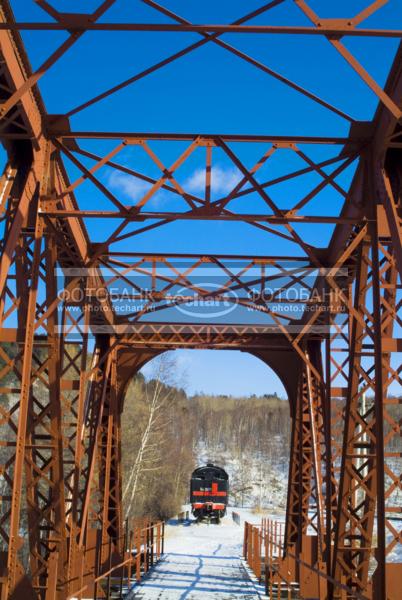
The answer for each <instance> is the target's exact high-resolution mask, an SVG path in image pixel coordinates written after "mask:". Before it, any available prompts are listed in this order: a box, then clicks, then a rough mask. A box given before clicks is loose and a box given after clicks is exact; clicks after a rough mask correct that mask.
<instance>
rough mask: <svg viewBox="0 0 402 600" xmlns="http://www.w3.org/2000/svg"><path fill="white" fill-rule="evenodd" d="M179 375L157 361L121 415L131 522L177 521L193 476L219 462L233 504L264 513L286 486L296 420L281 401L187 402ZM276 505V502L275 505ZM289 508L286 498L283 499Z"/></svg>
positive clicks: (203, 398) (135, 383)
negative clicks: (149, 519) (202, 467)
mask: <svg viewBox="0 0 402 600" xmlns="http://www.w3.org/2000/svg"><path fill="white" fill-rule="evenodd" d="M174 371H175V368H174V364H173V363H169V361H166V359H164V360H161V361H155V372H154V374H153V376H152V377H151V378H150V379H149V380H146V379H145V378H144V376H143V375H142V374H141V373H139V374H137V375H136V377H135V378H134V379H133V380H132V382H131V384H130V386H129V389H128V392H127V396H126V400H125V409H124V412H123V415H122V419H123V420H122V457H123V503H124V511H125V516H126V517H131V516H138V515H142V514H153V515H155V516H158V517H162V518H167V517H171V516H173V515H175V514H177V512H179V511H180V509H181V506H182V504H183V503H185V502H186V501H187V496H188V489H189V480H190V475H191V472H192V471H193V469H194V468H195V467H196V466H198V465H201V464H205V463H206V462H208V461H212V462H214V463H215V464H218V465H220V466H222V467H224V468H226V469H227V471H228V473H229V476H230V490H231V498H230V500H231V503H232V504H248V505H255V506H262V505H267V504H269V502H270V500H271V502H272V500H273V498H272V494H273V493H275V492H280V493H281V494H282V492H284V489H285V487H286V482H287V470H288V449H289V438H290V419H289V407H288V403H287V401H284V400H281V399H280V398H278V397H277V396H276V395H269V394H266V395H265V396H250V397H247V398H246V397H239V398H235V397H232V396H211V395H204V394H199V395H196V396H188V395H187V394H186V393H185V391H184V390H183V389H182V388H180V386H178V385H177V383H175V382H174V381H173V380H172V373H174ZM275 501H277V498H275ZM281 502H283V494H282V495H281Z"/></svg>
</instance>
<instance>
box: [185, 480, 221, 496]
mask: <svg viewBox="0 0 402 600" xmlns="http://www.w3.org/2000/svg"><path fill="white" fill-rule="evenodd" d="M193 496H227V492H219V490H218V484H217V483H213V484H212V488H211V489H210V490H202V491H201V490H200V491H193Z"/></svg>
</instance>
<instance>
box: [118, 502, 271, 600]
mask: <svg viewBox="0 0 402 600" xmlns="http://www.w3.org/2000/svg"><path fill="white" fill-rule="evenodd" d="M233 510H236V512H238V513H239V514H240V516H241V525H240V526H239V525H236V524H235V523H234V522H233V521H232V509H229V511H228V515H227V516H226V517H225V518H224V519H222V521H221V523H220V524H219V525H216V524H211V525H208V524H207V523H200V524H197V523H196V522H195V521H194V520H191V521H189V522H186V523H184V524H179V523H178V522H177V521H176V520H172V521H170V523H169V524H168V525H167V527H166V540H165V556H164V558H163V560H161V561H160V562H159V563H158V565H156V567H155V568H154V569H153V570H152V572H151V573H150V574H149V575H148V577H147V578H145V579H144V580H143V582H142V583H141V584H140V585H136V586H135V587H134V588H133V589H132V591H131V592H130V594H129V595H128V596H127V600H134V599H138V600H232V599H233V600H234V599H239V600H242V599H248V600H253V599H258V598H260V597H262V595H263V589H262V587H261V586H258V584H257V583H256V582H255V581H253V580H252V579H251V578H250V577H249V575H248V573H247V571H246V569H245V568H244V566H243V563H242V560H241V555H242V549H243V525H244V520H245V519H246V520H248V521H250V522H254V523H259V522H260V519H261V515H254V514H252V513H251V512H249V511H248V510H246V509H241V508H239V509H233Z"/></svg>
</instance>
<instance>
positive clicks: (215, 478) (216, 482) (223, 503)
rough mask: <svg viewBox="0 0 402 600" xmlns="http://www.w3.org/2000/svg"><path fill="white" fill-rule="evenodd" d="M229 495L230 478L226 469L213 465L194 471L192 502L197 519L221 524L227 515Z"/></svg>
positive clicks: (191, 483)
mask: <svg viewBox="0 0 402 600" xmlns="http://www.w3.org/2000/svg"><path fill="white" fill-rule="evenodd" d="M228 494H229V476H228V474H227V473H226V471H225V470H224V469H222V468H221V467H217V466H215V465H213V464H212V463H207V465H206V466H205V467H198V469H195V471H193V474H192V475H191V482H190V502H191V509H192V513H193V515H194V516H195V517H196V519H198V520H201V519H205V518H207V519H208V520H210V521H212V520H214V521H216V522H217V523H219V521H220V519H221V517H223V516H225V514H226V507H227V504H228Z"/></svg>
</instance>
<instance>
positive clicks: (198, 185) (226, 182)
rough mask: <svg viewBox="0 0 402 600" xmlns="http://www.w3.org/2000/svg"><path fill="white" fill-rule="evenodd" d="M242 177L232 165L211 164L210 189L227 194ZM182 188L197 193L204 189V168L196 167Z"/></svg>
mask: <svg viewBox="0 0 402 600" xmlns="http://www.w3.org/2000/svg"><path fill="white" fill-rule="evenodd" d="M241 179H242V174H241V173H240V171H239V170H238V169H236V168H234V167H231V168H227V169H226V168H223V167H220V166H219V165H216V166H213V167H212V170H211V189H212V192H214V193H215V194H216V193H218V194H228V193H229V192H231V191H232V189H233V188H234V187H235V186H236V185H237V184H238V183H239V181H240V180H241ZM183 187H184V189H185V190H186V191H189V192H194V193H199V192H203V191H204V190H205V170H204V169H196V170H195V171H194V173H193V174H192V175H191V176H190V177H189V178H188V179H187V180H186V182H185V183H184V186H183Z"/></svg>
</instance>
